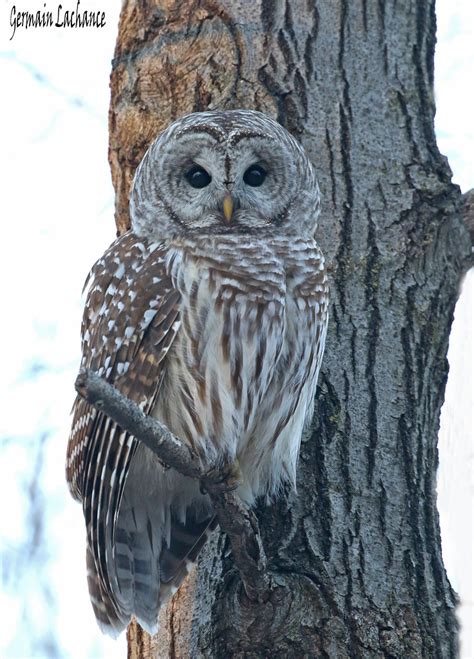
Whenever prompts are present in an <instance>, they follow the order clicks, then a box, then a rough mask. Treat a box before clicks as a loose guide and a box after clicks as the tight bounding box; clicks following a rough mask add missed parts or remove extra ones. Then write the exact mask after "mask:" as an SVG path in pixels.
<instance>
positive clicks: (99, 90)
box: [0, 0, 474, 659]
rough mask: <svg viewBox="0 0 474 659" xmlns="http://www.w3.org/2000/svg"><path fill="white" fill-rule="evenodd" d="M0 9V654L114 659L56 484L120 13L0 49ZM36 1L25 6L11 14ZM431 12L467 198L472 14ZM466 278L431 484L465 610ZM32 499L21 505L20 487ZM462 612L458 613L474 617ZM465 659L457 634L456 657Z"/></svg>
mask: <svg viewBox="0 0 474 659" xmlns="http://www.w3.org/2000/svg"><path fill="white" fill-rule="evenodd" d="M0 3H1V4H0V76H1V80H2V85H3V88H4V90H7V93H6V94H4V96H3V99H2V106H1V110H0V112H1V118H2V121H1V122H0V144H1V152H0V180H1V181H2V194H1V205H0V207H1V210H2V218H3V227H2V229H3V230H2V241H1V245H2V247H1V258H0V277H1V281H2V282H3V286H2V296H3V307H4V309H6V313H5V314H4V319H7V320H8V322H7V323H5V322H4V323H3V324H2V327H1V342H2V345H3V346H4V351H3V355H2V377H1V378H0V400H1V401H2V413H1V415H0V450H1V455H2V459H1V461H0V498H1V500H2V501H4V502H6V503H7V506H2V511H4V510H5V508H6V507H7V509H8V510H9V511H11V513H12V514H11V515H5V514H3V516H2V526H1V529H0V539H1V550H0V552H1V553H0V555H1V556H2V567H3V569H2V576H3V578H4V580H5V584H4V588H3V590H2V592H1V593H0V610H1V612H2V628H1V631H0V656H4V657H12V656H23V657H31V656H35V657H48V658H49V657H55V656H59V657H71V658H75V657H77V658H79V657H80V658H81V659H82V658H84V657H99V656H100V657H111V658H112V657H118V656H123V657H124V656H126V651H125V641H124V637H122V638H121V640H120V641H119V642H118V643H119V644H120V645H119V646H118V645H117V643H116V642H114V641H111V640H109V639H107V638H105V637H103V636H102V635H101V634H100V632H99V631H98V628H97V627H96V624H95V622H94V619H93V614H92V609H91V607H90V604H89V599H88V595H87V587H86V580H85V567H84V546H85V539H84V529H83V520H82V514H81V510H80V507H79V506H78V505H77V504H76V503H74V502H73V501H72V500H71V499H70V497H69V494H68V492H67V489H66V485H65V481H64V478H63V473H64V453H65V441H66V437H67V435H68V432H69V422H70V419H69V410H70V407H71V404H72V399H73V381H74V378H75V374H76V369H77V365H78V361H79V341H78V332H79V322H80V315H81V307H80V291H81V288H82V283H83V280H84V277H85V275H86V273H87V271H88V269H89V267H90V265H91V264H92V263H93V261H94V260H95V259H96V258H97V257H98V256H99V255H100V254H101V253H102V252H103V250H104V248H105V247H106V246H107V245H108V244H109V243H110V242H111V241H112V240H113V238H114V220H113V190H112V186H111V182H110V172H109V166H108V162H107V140H108V135H107V111H108V102H109V89H108V78H109V73H110V60H111V58H112V55H113V49H114V44H115V37H116V24H117V20H118V11H119V4H120V3H119V2H117V3H116V5H117V6H116V7H115V9H112V8H109V6H110V5H112V3H105V2H104V1H103V0H97V2H95V3H94V6H97V7H100V6H104V7H105V5H106V4H107V9H106V16H107V27H106V28H105V29H103V30H100V31H97V32H94V31H87V32H85V31H82V30H72V31H67V33H62V31H59V30H54V31H51V30H48V31H45V30H35V31H33V30H29V31H28V32H25V31H18V32H17V35H16V36H15V37H14V39H13V40H12V41H9V37H10V27H9V12H10V9H11V6H12V4H13V2H11V1H9V0H0ZM47 4H48V8H51V7H54V6H56V5H54V4H53V3H52V2H48V3H47ZM42 5H43V1H42V0H41V2H32V0H24V1H23V2H22V3H21V5H20V4H18V9H22V10H27V9H29V10H31V9H32V8H35V9H38V8H41V7H42ZM63 5H64V6H69V5H70V6H71V7H72V5H74V6H75V2H74V3H72V2H71V3H70V2H68V0H65V1H64V2H63ZM83 6H84V7H86V6H87V7H89V5H86V3H85V2H83ZM90 6H92V5H90ZM437 6H438V10H437V13H438V24H439V31H438V41H439V43H438V47H437V58H436V99H437V107H438V110H437V119H436V128H437V133H438V138H439V146H440V149H441V151H442V152H443V153H445V154H446V155H448V157H449V160H450V164H451V167H452V169H453V174H454V181H455V182H457V183H459V184H460V185H461V188H462V189H463V190H467V189H469V188H471V187H473V186H474V170H473V163H472V154H473V153H474V122H473V120H472V108H473V107H474V103H473V100H474V98H473V97H474V93H473V87H472V73H473V63H474V38H473V26H474V2H473V1H472V0H456V2H453V1H452V0H439V1H438V3H437ZM20 244H21V250H20V249H18V247H17V246H18V245H20ZM58 272H59V273H60V275H59V276H58ZM473 279H474V277H472V276H471V277H470V282H469V285H468V286H465V290H464V293H463V299H462V301H461V303H460V304H459V305H458V309H457V313H456V325H455V328H454V330H453V336H452V340H451V350H450V362H451V373H450V379H449V382H448V389H447V393H446V405H445V408H444V411H443V423H442V430H441V435H440V459H441V470H440V481H439V483H440V486H439V490H440V512H441V514H442V519H441V521H442V524H443V527H442V528H443V547H444V554H445V559H446V563H447V568H448V572H449V574H450V578H451V580H452V582H453V585H454V586H455V588H456V589H457V590H458V591H459V592H461V593H462V595H463V598H464V599H465V601H466V602H471V605H472V599H473V596H472V487H473V485H472V476H471V474H472V447H471V440H472V416H471V415H472V411H471V410H472V406H473V405H472V403H473V401H472V375H471V374H470V373H472V302H473V297H474V292H473V291H474V284H473ZM5 347H6V348H5ZM19 347H20V349H18V348H19ZM466 355H470V358H467V357H466ZM39 437H42V438H43V440H42V441H41V442H39V440H38V438H39ZM40 447H43V448H42V450H40ZM35 473H38V474H39V476H38V477H37V479H36V480H35V479H34V477H33V474H35ZM35 487H36V488H37V489H36V494H35V496H34V497H33V500H34V501H35V502H36V504H35V505H33V506H32V504H31V497H29V496H28V490H30V491H31V489H32V488H33V489H34V488H35ZM469 536H471V537H469ZM65 540H66V541H65ZM469 565H470V566H471V578H470V579H469V578H466V574H467V571H468V568H469ZM7 567H8V576H6V575H5V569H6V568H7ZM71 570H72V572H71ZM45 575H46V576H47V578H46V579H45ZM65 575H67V579H66V577H65ZM469 586H470V588H469ZM55 600H57V601H55ZM46 612H47V615H46ZM464 615H465V617H466V620H468V618H469V616H472V606H471V609H469V607H467V606H465V607H464ZM53 625H54V626H55V627H56V629H57V630H58V636H57V638H55V639H52V638H51V635H50V630H51V628H52V626H53ZM27 628H29V629H30V630H31V633H30V634H29V635H27V634H25V629H27ZM78 629H81V632H80V633H79V634H78V633H77V630H78ZM13 643H15V647H16V650H17V652H16V653H15V654H13V650H12V647H13V645H12V644H13ZM472 657H474V653H473V649H472V639H471V640H470V641H469V639H467V637H466V635H465V639H464V650H463V659H472Z"/></svg>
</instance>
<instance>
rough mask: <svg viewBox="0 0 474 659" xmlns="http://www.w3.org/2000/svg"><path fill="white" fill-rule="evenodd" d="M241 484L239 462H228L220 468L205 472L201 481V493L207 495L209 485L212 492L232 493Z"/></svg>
mask: <svg viewBox="0 0 474 659" xmlns="http://www.w3.org/2000/svg"><path fill="white" fill-rule="evenodd" d="M241 482H242V472H241V471H240V465H239V461H238V460H235V461H234V462H229V463H227V464H225V465H223V466H221V467H214V468H213V469H209V471H208V472H206V475H205V476H204V477H203V478H202V479H201V492H202V493H203V494H206V493H207V485H208V484H209V485H210V486H211V487H212V489H213V490H214V492H216V491H220V492H232V491H233V490H236V489H237V488H238V487H239V485H240V484H241Z"/></svg>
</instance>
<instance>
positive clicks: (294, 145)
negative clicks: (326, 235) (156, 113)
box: [130, 110, 320, 239]
mask: <svg viewBox="0 0 474 659" xmlns="http://www.w3.org/2000/svg"><path fill="white" fill-rule="evenodd" d="M319 205H320V202H319V188H318V184H317V182H316V177H315V174H314V171H313V168H312V166H311V163H310V161H309V159H308V157H307V155H306V153H305V152H304V150H303V148H302V147H301V146H300V145H299V144H298V142H297V141H296V140H295V139H294V138H293V137H292V136H291V135H290V134H289V133H288V132H287V131H286V130H285V129H284V128H283V127H282V126H280V124H278V123H277V122H275V121H273V120H272V119H270V118H269V117H267V116H266V115H264V114H262V113H261V112H255V111H252V110H231V111H227V112H198V113H195V114H190V115H188V116H187V117H184V118H182V119H180V120H179V121H177V122H175V123H174V124H172V125H171V126H169V128H168V129H167V130H165V131H164V133H162V134H161V135H160V136H159V137H158V138H157V139H156V140H155V141H154V142H153V143H152V145H151V146H150V148H149V149H148V151H147V153H146V154H145V156H144V157H143V160H142V161H141V163H140V165H139V167H138V169H137V171H136V173H135V178H134V181H133V187H132V193H131V198H130V214H131V219H132V227H133V229H134V231H135V232H136V233H138V234H140V235H147V236H149V237H152V238H154V239H163V238H168V237H171V236H176V235H184V234H189V233H199V234H203V233H204V234H206V233H209V234H232V233H234V234H260V233H269V234H281V233H283V234H285V233H286V234H296V235H308V236H310V235H313V234H314V231H315V229H316V223H317V218H318V215H319Z"/></svg>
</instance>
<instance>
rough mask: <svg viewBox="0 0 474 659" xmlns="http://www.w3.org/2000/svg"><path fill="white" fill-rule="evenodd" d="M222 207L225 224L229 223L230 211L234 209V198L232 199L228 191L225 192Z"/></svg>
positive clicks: (230, 219) (230, 218)
mask: <svg viewBox="0 0 474 659" xmlns="http://www.w3.org/2000/svg"><path fill="white" fill-rule="evenodd" d="M222 208H223V210H224V217H225V220H226V222H227V224H230V223H231V221H232V212H233V210H234V200H233V199H232V195H231V194H230V193H229V192H226V193H225V197H224V203H223V206H222Z"/></svg>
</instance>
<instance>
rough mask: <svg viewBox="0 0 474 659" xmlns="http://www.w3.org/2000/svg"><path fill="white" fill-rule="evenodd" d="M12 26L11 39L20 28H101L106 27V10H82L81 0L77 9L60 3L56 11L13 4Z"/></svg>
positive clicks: (11, 13) (44, 7) (44, 6)
mask: <svg viewBox="0 0 474 659" xmlns="http://www.w3.org/2000/svg"><path fill="white" fill-rule="evenodd" d="M10 26H11V28H12V35H11V37H10V41H11V40H12V39H13V37H14V36H15V32H16V31H17V29H19V28H24V29H25V30H27V29H28V28H48V27H53V28H55V27H63V28H88V27H92V28H94V27H95V28H100V27H105V11H88V10H82V11H81V0H77V3H76V8H75V9H72V10H71V9H67V8H65V7H63V5H58V6H57V7H56V8H55V9H54V11H50V10H49V9H47V8H46V3H44V4H43V9H40V10H38V11H20V10H19V9H17V7H16V5H13V7H12V9H11V12H10Z"/></svg>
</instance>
